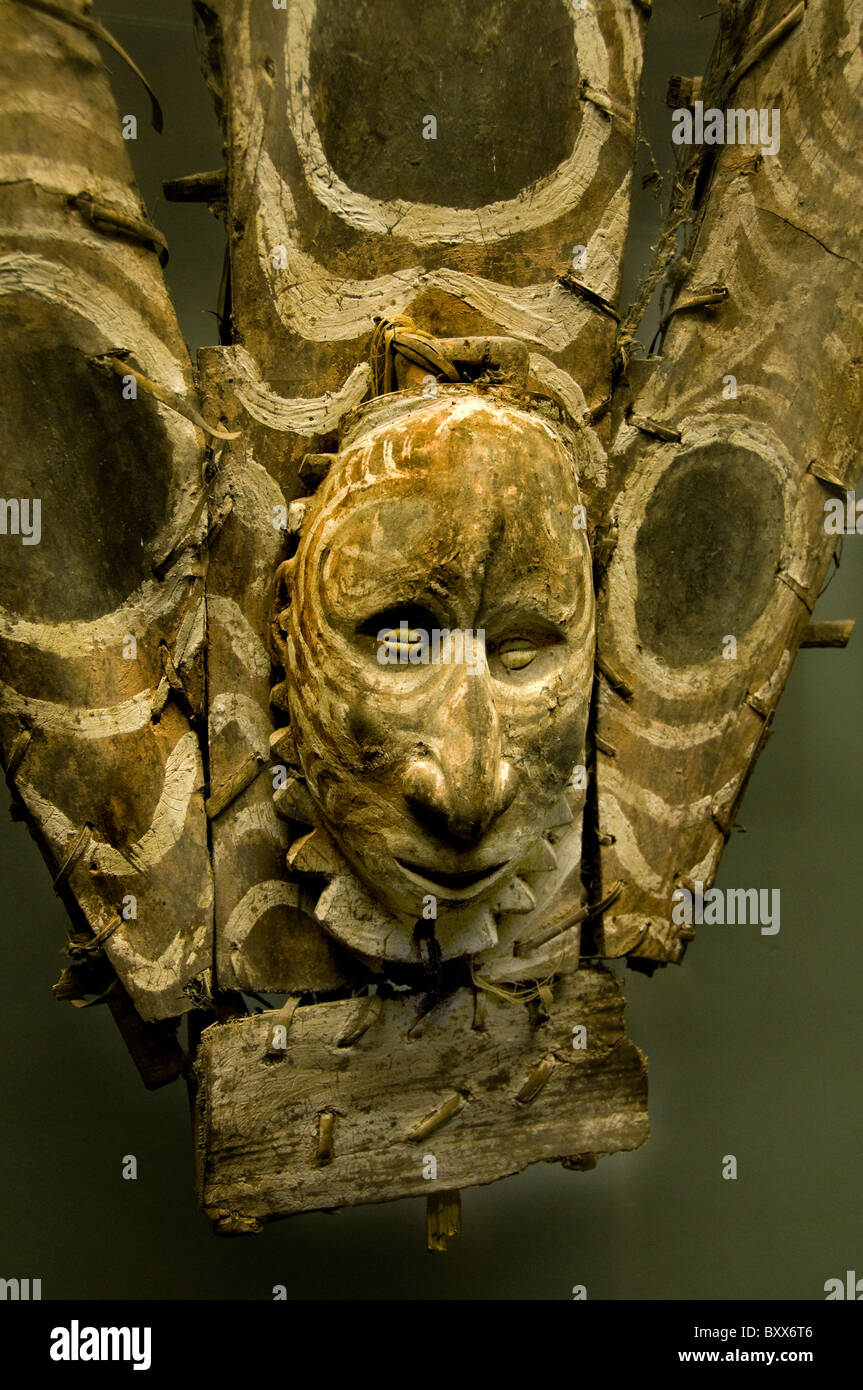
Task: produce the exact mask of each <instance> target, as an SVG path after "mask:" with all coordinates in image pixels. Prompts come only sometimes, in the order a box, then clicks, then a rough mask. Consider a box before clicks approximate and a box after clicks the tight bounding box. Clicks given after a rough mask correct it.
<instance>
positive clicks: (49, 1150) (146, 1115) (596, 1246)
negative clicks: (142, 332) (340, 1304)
mask: <svg viewBox="0 0 863 1390" xmlns="http://www.w3.org/2000/svg"><path fill="white" fill-rule="evenodd" d="M396 2H397V0H394V3H396ZM259 3H266V0H259ZM708 8H709V5H708V0H686V2H685V3H684V0H675V2H674V3H668V0H657V4H656V11H657V12H656V13H655V15H654V18H653V20H652V22H651V25H650V31H651V37H650V41H649V48H648V70H647V72H646V74H645V80H644V90H645V105H644V117H645V124H646V132H647V134H648V135H649V137H650V139H651V140H652V142H653V144H654V148H655V150H656V154H657V158H658V159H659V161H660V163H662V164H663V166H665V165H666V164H667V151H668V147H669V146H668V141H669V132H670V113H669V112H668V111H667V110H666V108H665V106H664V102H663V98H664V92H665V85H666V80H667V77H668V75H669V74H670V73H672V72H683V73H694V72H701V71H703V67H704V62H705V58H706V55H707V52H708V51H709V48H710V45H711V42H712V33H713V26H714V25H715V23H716V19H715V16H708V17H707V18H704V19H700V18H699V11H700V10H703V9H708ZM97 11H98V14H99V16H100V17H101V18H102V19H103V21H104V22H105V23H106V24H108V26H109V27H110V28H111V29H112V30H113V31H114V33H115V34H116V36H117V37H118V39H119V40H120V41H121V42H122V43H123V44H125V45H126V47H128V48H129V50H130V51H131V52H132V53H133V55H134V56H135V58H136V59H137V61H138V62H139V63H140V65H141V66H142V67H143V68H144V70H145V71H146V72H147V73H148V75H149V76H150V79H151V81H152V82H153V83H154V85H155V86H156V88H157V90H158V92H159V95H160V97H161V100H162V102H163V104H164V107H165V114H166V129H165V133H164V135H163V136H162V137H161V139H160V138H159V137H157V136H156V135H154V134H153V133H152V131H151V129H150V127H149V124H148V119H147V112H148V108H147V101H146V98H145V96H144V95H143V93H142V91H141V89H140V88H139V87H138V86H137V84H136V83H135V81H134V79H132V78H130V77H129V76H128V74H127V73H126V72H125V70H124V69H123V68H122V67H121V65H120V63H119V62H118V61H117V60H115V58H114V57H113V56H112V55H110V54H107V53H106V58H107V60H108V62H109V64H110V67H111V70H112V73H113V74H114V77H115V86H116V91H117V95H118V103H119V106H120V111H121V113H122V114H125V113H127V112H134V113H136V114H137V115H138V118H139V138H138V141H137V143H136V144H135V145H134V146H132V155H133V158H134V161H135V165H136V169H137V172H138V176H139V179H140V182H141V186H142V190H143V193H144V196H145V198H146V199H147V201H148V205H149V208H150V211H151V213H152V215H153V216H154V219H155V221H156V222H157V223H158V225H159V226H160V227H161V228H162V229H163V230H164V232H165V233H166V235H167V237H168V241H169V243H170V246H171V261H170V263H169V265H168V270H167V277H168V283H169V285H170V288H171V290H172V292H173V295H174V298H175V302H176V304H177V306H178V309H179V312H180V316H181V321H182V324H183V327H184V331H185V333H186V336H187V339H188V340H189V343H190V345H191V346H192V348H195V347H197V346H198V345H200V344H202V343H207V342H211V341H214V337H215V323H214V320H213V318H212V317H211V316H210V315H209V314H208V312H207V311H208V310H212V309H213V308H214V307H215V298H216V288H217V284H218V278H219V272H220V269H221V255H222V233H221V229H220V228H219V226H218V225H217V224H216V223H215V222H213V221H212V219H210V218H209V216H208V214H207V212H206V211H205V210H204V209H202V208H198V207H183V206H176V205H170V204H166V203H165V202H164V200H163V199H162V198H161V197H160V195H159V188H160V183H161V180H162V179H163V178H167V177H172V176H176V175H179V174H184V173H188V172H192V171H193V170H196V169H211V168H217V167H218V166H219V165H220V164H221V162H222V160H221V154H220V147H219V146H220V142H219V134H218V131H217V128H216V123H215V119H214V117H213V115H212V111H211V107H210V102H209V96H208V94H207V92H206V89H205V87H204V84H203V82H202V81H201V79H200V77H199V74H198V68H197V62H196V56H195V49H194V43H193V39H192V31H191V23H190V21H189V18H188V12H187V7H186V5H185V3H183V0H158V3H155V2H154V0H149V3H147V4H146V6H145V5H144V4H141V3H138V0H106V3H104V4H99V5H98V7H97ZM656 218H657V207H656V203H655V200H654V199H652V198H651V195H649V194H646V195H643V196H642V197H641V198H640V200H639V203H638V212H637V219H638V220H637V225H636V228H635V231H634V234H633V237H632V239H631V243H630V248H629V250H630V257H629V261H628V266H627V284H628V285H629V286H631V285H632V284H633V282H634V279H635V277H637V274H638V272H639V270H640V268H641V265H642V264H643V261H644V258H645V254H646V249H647V247H648V246H649V243H650V239H651V236H652V235H654V234H655V226H656ZM788 294H789V295H790V296H793V294H794V285H793V284H789V285H788ZM816 350H817V345H814V344H813V351H816ZM818 616H819V617H857V618H858V619H861V620H863V536H860V537H849V538H848V539H847V540H846V542H845V546H844V555H843V562H842V567H841V570H840V571H839V573H838V575H837V576H836V578H835V580H834V582H833V584H832V586H831V588H830V590H829V592H828V593H827V594H826V595H825V596H824V598H823V600H822V601H821V603H820V604H819V609H818ZM861 691H863V628H861V631H860V632H859V633H858V634H857V636H856V638H855V639H854V640H853V641H852V644H851V646H850V647H849V649H848V650H847V651H845V652H833V651H829V652H818V651H805V652H803V653H802V654H801V656H800V658H799V660H798V662H797V664H796V666H795V668H794V671H793V674H792V677H791V680H790V683H789V687H788V689H787V692H786V694H785V696H784V698H783V701H782V703H781V705H780V709H779V714H778V716H777V719H776V725H775V728H776V732H775V735H774V737H773V739H772V741H771V742H770V744H769V745H768V748H767V751H766V753H765V754H764V756H763V758H762V760H761V762H760V763H759V766H758V769H757V772H756V774H755V777H754V779H753V782H752V784H751V786H750V790H749V792H748V794H747V798H746V801H745V804H744V808H743V812H742V819H743V821H744V822H745V824H746V827H747V833H746V834H740V833H735V835H734V836H733V838H732V840H731V842H730V844H729V846H728V849H727V851H726V854H725V858H724V860H723V866H722V871H721V876H720V879H719V882H720V885H728V886H738V885H739V886H741V887H750V886H757V887H767V888H771V887H779V888H781V891H782V927H781V931H780V932H779V934H778V936H775V937H766V936H761V935H760V933H759V931H758V928H757V927H746V926H735V927H724V928H722V927H713V928H711V927H704V928H702V929H701V931H700V932H699V935H698V939H697V940H696V941H695V943H694V944H693V945H692V946H691V947H690V950H689V953H688V955H687V957H686V961H685V963H684V965H683V966H682V967H681V968H673V967H669V968H668V969H666V970H662V971H659V972H658V973H657V974H656V975H655V976H654V978H653V979H647V978H645V977H643V976H641V975H636V974H634V973H633V972H631V971H621V972H620V973H621V974H622V975H623V976H624V982H625V986H626V992H627V997H628V1001H629V1008H628V1026H629V1032H630V1035H631V1036H632V1037H633V1038H634V1039H635V1041H636V1042H637V1043H638V1044H639V1045H640V1046H641V1047H642V1048H643V1049H644V1051H645V1052H646V1054H647V1056H648V1058H649V1064H650V1113H651V1120H652V1126H653V1137H652V1139H651V1141H650V1143H649V1144H648V1145H647V1146H646V1147H645V1148H643V1149H642V1150H641V1151H639V1152H636V1153H633V1154H626V1155H618V1156H615V1157H612V1158H607V1159H604V1160H602V1161H601V1162H600V1164H599V1166H598V1167H597V1168H596V1169H595V1171H593V1172H591V1173H584V1174H582V1173H569V1172H565V1171H564V1170H563V1169H561V1168H559V1167H555V1166H550V1165H544V1164H539V1165H537V1166H535V1167H534V1168H532V1169H530V1170H529V1171H528V1172H526V1173H524V1174H521V1175H520V1176H517V1177H514V1178H510V1179H508V1180H506V1181H504V1182H500V1183H497V1184H495V1185H493V1186H491V1187H487V1188H473V1189H470V1190H468V1191H466V1192H465V1193H464V1194H463V1213H464V1233H463V1235H462V1236H461V1237H460V1238H459V1239H458V1240H456V1241H455V1242H453V1244H452V1246H451V1248H450V1251H449V1253H448V1254H447V1255H445V1256H440V1255H438V1256H431V1255H428V1254H427V1253H426V1252H425V1248H424V1230H425V1213H424V1203H423V1202H422V1201H421V1200H411V1201H402V1202H395V1203H391V1204H388V1205H385V1206H380V1207H366V1208H361V1209H357V1210H351V1211H343V1212H342V1213H340V1214H338V1215H334V1216H323V1215H312V1216H306V1217H298V1218H294V1219H293V1220H291V1221H287V1222H281V1223H276V1224H274V1225H272V1226H270V1227H269V1228H268V1229H266V1230H265V1232H264V1233H263V1234H262V1235H259V1236H254V1237H249V1238H247V1239H236V1240H219V1239H216V1238H215V1237H214V1236H213V1235H212V1234H211V1233H210V1228H209V1224H208V1222H207V1221H206V1219H205V1218H204V1217H203V1216H201V1215H199V1214H198V1213H197V1211H196V1204H195V1197H194V1193H193V1188H192V1163H191V1158H192V1141H191V1130H190V1125H189V1118H188V1114H187V1108H186V1097H185V1092H184V1090H183V1088H182V1086H181V1085H180V1084H175V1085H173V1086H170V1087H168V1088H167V1089H165V1090H163V1091H160V1092H156V1093H154V1094H148V1093H147V1092H145V1091H144V1089H143V1087H142V1086H141V1084H140V1082H139V1081H138V1078H137V1073H136V1072H135V1070H134V1068H133V1066H132V1063H131V1062H130V1060H129V1058H128V1056H127V1054H126V1051H125V1048H124V1046H123V1044H122V1042H121V1040H120V1038H119V1036H118V1034H117V1033H116V1031H115V1029H114V1025H113V1023H112V1021H111V1019H110V1016H109V1014H108V1012H107V1010H106V1009H103V1008H96V1009H91V1010H87V1011H86V1012H83V1013H81V1012H78V1011H76V1010H74V1009H72V1008H71V1007H70V1006H68V1005H64V1004H58V1003H55V1002H54V1001H53V999H52V996H51V993H50V986H51V984H52V983H53V982H54V980H55V979H56V977H57V975H58V973H59V970H60V968H61V965H62V960H61V958H60V954H59V953H60V950H61V947H62V944H63V941H64V939H65V930H66V921H65V917H64V913H63V911H62V909H61V907H60V904H59V902H58V901H57V900H56V899H55V898H54V897H53V895H52V892H51V886H50V881H49V875H48V872H47V870H46V868H45V867H44V865H43V863H42V860H41V858H40V857H39V854H38V852H37V850H36V848H35V846H34V844H33V842H32V841H31V840H30V838H29V835H28V834H27V831H26V830H25V829H24V827H23V826H22V825H20V824H13V823H11V822H6V823H4V824H3V825H2V827H0V830H2V835H0V903H2V909H3V934H2V943H3V956H2V960H3V976H2V984H3V988H2V1000H3V1006H2V1009H0V1029H2V1053H0V1066H2V1082H0V1085H2V1096H3V1118H4V1126H3V1141H2V1146H0V1192H2V1222H0V1232H2V1234H0V1276H3V1277H7V1278H9V1277H15V1276H17V1277H19V1278H26V1277H30V1278H41V1279H42V1287H43V1296H44V1297H46V1298H101V1297H113V1298H172V1299H183V1298H227V1297H238V1298H250V1299H252V1298H269V1297H271V1296H272V1288H273V1285H274V1284H285V1285H286V1286H287V1289H288V1295H289V1297H314V1298H387V1297H391V1298H408V1299H415V1298H419V1299H427V1298H432V1299H434V1298H466V1299H472V1298H495V1299H498V1298H501V1299H509V1298H551V1299H558V1298H562V1299H567V1298H569V1297H570V1296H571V1289H572V1286H573V1285H574V1284H585V1285H586V1286H587V1292H588V1297H589V1298H591V1299H622V1298H636V1299H651V1298H667V1299H685V1298H702V1299H737V1298H780V1299H823V1297H824V1282H825V1280H827V1279H828V1278H831V1277H833V1276H839V1277H843V1278H844V1274H845V1271H846V1270H847V1269H856V1270H858V1271H859V1272H860V1274H861V1275H863V1216H861V1201H860V1168H861V1145H863V1124H861V1117H863V1097H861V1087H860V1079H861V1024H860V1007H859V998H860V983H859V982H860V975H861V965H863V948H861V938H860V929H859V924H860V905H859V904H860V889H861V885H863V864H861V860H860V844H861V836H860V830H859V826H860V823H861V810H863V778H862V777H861V773H863V751H861V739H860V711H861ZM4 796H6V793H5V792H4ZM6 803H7V804H8V796H6ZM124 1154H135V1155H136V1156H137V1159H138V1179H137V1181H136V1182H128V1181H124V1180H123V1179H122V1177H121V1169H122V1159H123V1155H124ZM726 1154H734V1155H736V1157H737V1161H738V1178H737V1180H736V1181H726V1180H723V1178H722V1176H721V1170H722V1159H723V1156H724V1155H726Z"/></svg>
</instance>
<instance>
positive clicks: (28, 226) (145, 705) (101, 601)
mask: <svg viewBox="0 0 863 1390" xmlns="http://www.w3.org/2000/svg"><path fill="white" fill-rule="evenodd" d="M67 8H68V10H69V13H70V14H71V15H73V16H74V15H79V14H81V13H83V11H84V9H85V8H86V7H85V6H83V5H80V4H77V3H76V4H69V5H68V7H67ZM0 85H2V90H3V101H2V109H0V238H2V251H0V354H2V363H3V372H4V390H3V404H2V411H3V431H4V438H5V441H6V467H5V468H4V480H3V489H4V493H5V495H6V497H9V496H15V497H16V498H17V499H19V500H20V499H21V498H25V497H26V498H31V499H32V498H34V497H35V498H37V499H39V501H40V503H41V537H40V538H39V540H38V543H37V544H33V545H24V544H22V542H21V540H20V539H19V538H18V537H17V536H15V535H14V534H5V535H3V536H2V537H0V572H2V580H3V590H4V604H5V608H4V611H3V619H2V625H0V667H2V686H0V746H2V753H3V759H4V764H5V765H6V766H7V767H10V759H11V760H12V763H13V764H14V765H13V766H11V768H10V784H11V786H12V790H13V795H14V797H15V799H16V801H17V802H18V803H19V804H20V805H21V806H22V807H23V813H24V815H25V816H26V819H27V822H28V825H29V826H30V828H31V830H32V831H33V833H34V836H35V838H36V839H37V842H38V843H39V845H40V848H41V849H42V852H43V854H44V856H45V858H46V860H47V862H48V864H49V867H50V868H51V871H52V873H53V874H54V875H55V877H56V880H57V889H58V891H59V892H60V893H61V895H62V896H63V898H64V901H65V902H66V904H67V906H68V908H69V910H70V913H71V914H72V917H73V922H74V923H75V925H76V927H77V929H78V930H79V931H81V930H83V931H84V934H85V935H88V936H95V937H98V938H99V939H100V940H102V941H103V942H104V949H105V951H106V953H107V955H108V957H109V959H110V961H111V963H112V964H113V966H114V967H115V968H116V970H117V973H118V975H119V976H120V979H121V980H122V983H123V985H124V986H125V989H126V991H127V992H128V994H129V996H130V997H131V999H132V1000H133V1002H134V1005H135V1008H136V1009H137V1010H138V1012H139V1014H140V1015H141V1017H142V1018H144V1019H159V1018H165V1017H171V1016H174V1015H177V1014H179V1013H181V1012H183V1011H184V1010H186V1009H187V1008H189V1007H190V1002H189V999H188V997H187V995H186V993H185V989H184V987H185V986H186V985H187V984H188V983H189V981H191V980H192V979H193V978H194V977H195V976H197V975H198V974H199V973H200V972H201V971H202V970H203V969H205V968H206V967H207V966H209V964H210V958H211V951H212V894H211V887H210V868H209V856H208V846H207V835H206V822H205V818H204V810H203V797H202V791H203V785H204V769H203V764H202V758H201V750H200V746H199V742H198V736H197V732H196V727H195V723H194V721H195V720H199V719H200V718H201V717H202V715H203V707H202V703H201V700H202V694H203V689H202V677H203V642H204V624H203V582H204V567H203V564H202V560H201V556H200V553H199V544H200V539H201V535H202V533H203V529H204V527H205V521H206V518H205V509H204V506H203V499H202V496H201V478H200V470H201V460H202V441H203V436H202V435H201V434H200V432H199V431H198V430H197V429H196V428H195V427H194V425H193V424H192V423H190V421H189V420H188V419H186V418H184V417H183V416H182V415H179V414H177V413H176V411H174V410H170V409H168V408H167V407H166V406H164V405H162V404H159V403H158V402H157V401H156V399H154V397H153V396H152V395H151V394H149V393H148V392H147V391H146V390H143V389H140V390H138V391H137V396H136V397H135V398H128V399H127V398H125V397H124V394H123V392H124V383H123V381H122V379H121V377H120V376H119V375H118V374H117V373H116V371H112V370H107V369H106V368H105V366H104V365H101V364H100V359H103V360H104V359H105V357H106V355H108V360H109V361H113V362H114V363H117V362H118V361H120V362H128V365H129V368H130V371H134V372H137V373H139V374H140V376H141V377H142V378H144V379H146V380H148V381H150V382H153V383H154V384H155V385H156V388H157V389H158V390H160V391H162V392H163V393H170V394H171V395H172V396H174V397H179V398H181V399H189V400H190V401H191V400H193V399H194V398H193V390H192V388H193V377H192V371H191V366H190V363H189V361H188V357H187V354H186V348H185V344H184V343H183V340H182V338H181V336H180V333H179V330H178V327H177V323H176V319H175V317H174V313H173V309H172V307H171V304H170V302H169V299H168V296H167V293H166V291H165V287H164V284H163V281H162V274H161V269H160V266H159V260H158V256H157V254H156V250H157V249H158V246H159V242H158V238H156V237H153V236H152V235H151V229H150V227H149V223H148V221H147V214H146V211H145V209H144V208H143V206H142V204H141V201H140V198H139V197H138V194H137V192H136V190H135V186H134V182H133V179H132V174H131V169H130V166H129V161H128V156H127V153H126V147H125V144H124V141H123V139H122V136H121V127H120V118H119V115H118V113H117V110H116V107H115V105H114V102H113V99H112V97H111V94H110V89H109V84H108V79H107V74H106V72H105V69H104V67H103V65H102V62H101V58H100V56H99V52H98V47H97V45H96V44H95V42H94V41H93V39H92V38H91V37H90V36H89V35H88V34H87V33H84V32H82V31H81V29H79V28H77V27H73V25H71V24H69V23H66V22H65V21H64V20H63V19H62V18H56V17H53V16H49V15H47V14H45V13H42V12H37V11H36V10H33V9H32V8H30V7H27V6H24V5H21V4H17V3H12V2H11V0H5V2H4V3H3V4H2V5H0ZM117 354H119V357H118V356H117ZM112 355H113V356H112ZM127 395H128V392H127ZM132 641H134V643H135V644H136V650H135V649H133V648H132V647H131V645H130V643H132ZM124 652H125V653H126V654H127V655H126V656H124ZM127 657H128V659H127ZM24 736H29V737H26V738H25V742H24V744H23V745H22V738H23V737H24ZM16 749H17V750H18V751H17V752H15V756H14V757H13V752H14V750H16ZM130 896H132V897H134V899H135V913H136V915H135V916H134V917H132V916H131V915H130V911H129V908H130V904H129V899H130ZM124 910H125V911H126V914H127V915H126V916H123V915H122V914H123V912H124Z"/></svg>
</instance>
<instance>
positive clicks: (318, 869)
mask: <svg viewBox="0 0 863 1390" xmlns="http://www.w3.org/2000/svg"><path fill="white" fill-rule="evenodd" d="M287 863H288V868H289V869H293V871H294V873H296V874H336V873H338V872H339V870H340V869H343V867H344V866H343V864H342V861H341V858H340V857H339V854H338V851H337V850H336V849H335V847H334V845H333V843H332V841H331V840H330V839H329V837H328V836H326V835H325V834H324V833H323V831H321V830H310V831H309V833H308V835H303V836H302V837H301V838H300V839H299V840H295V841H294V843H293V844H292V845H291V847H290V849H289V850H288V854H287Z"/></svg>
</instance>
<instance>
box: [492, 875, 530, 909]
mask: <svg viewBox="0 0 863 1390" xmlns="http://www.w3.org/2000/svg"><path fill="white" fill-rule="evenodd" d="M535 907H536V898H535V897H534V895H533V893H532V892H531V891H530V889H529V888H528V886H527V884H526V883H525V882H524V881H523V880H522V879H520V878H512V879H510V881H509V883H506V884H504V886H503V888H502V889H501V891H500V892H499V893H498V895H497V897H496V898H495V899H494V902H493V903H492V904H491V909H492V911H493V912H532V911H533V909H534V908H535Z"/></svg>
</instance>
